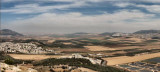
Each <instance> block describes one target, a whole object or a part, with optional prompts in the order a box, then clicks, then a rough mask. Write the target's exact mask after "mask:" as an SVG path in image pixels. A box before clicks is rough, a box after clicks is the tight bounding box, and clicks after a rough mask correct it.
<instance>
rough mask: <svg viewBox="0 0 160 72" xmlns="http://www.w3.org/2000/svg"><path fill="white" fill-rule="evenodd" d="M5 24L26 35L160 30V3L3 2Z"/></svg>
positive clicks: (115, 0) (101, 0)
mask: <svg viewBox="0 0 160 72" xmlns="http://www.w3.org/2000/svg"><path fill="white" fill-rule="evenodd" d="M1 1H2V2H1V3H2V6H1V24H2V28H3V29H6V28H7V29H12V30H15V31H17V32H20V33H24V34H48V33H74V32H91V33H102V32H134V31H137V30H145V29H160V0H1Z"/></svg>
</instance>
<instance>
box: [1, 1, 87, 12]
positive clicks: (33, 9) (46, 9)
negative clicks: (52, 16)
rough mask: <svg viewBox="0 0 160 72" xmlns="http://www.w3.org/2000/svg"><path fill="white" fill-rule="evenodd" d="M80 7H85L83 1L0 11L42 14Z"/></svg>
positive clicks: (25, 5)
mask: <svg viewBox="0 0 160 72" xmlns="http://www.w3.org/2000/svg"><path fill="white" fill-rule="evenodd" d="M81 6H87V4H86V3H84V2H83V1H79V2H74V3H71V4H64V5H52V6H40V5H39V4H23V5H16V6H14V7H13V8H10V9H2V10H1V12H10V13H16V14H23V13H43V12H50V11H51V10H55V9H67V8H74V7H81Z"/></svg>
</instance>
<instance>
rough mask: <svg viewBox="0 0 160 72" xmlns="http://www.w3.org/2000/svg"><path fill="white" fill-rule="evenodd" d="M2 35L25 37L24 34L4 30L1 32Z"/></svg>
mask: <svg viewBox="0 0 160 72" xmlns="http://www.w3.org/2000/svg"><path fill="white" fill-rule="evenodd" d="M0 33H1V35H11V36H23V34H20V33H18V32H15V31H12V30H10V29H2V30H0Z"/></svg>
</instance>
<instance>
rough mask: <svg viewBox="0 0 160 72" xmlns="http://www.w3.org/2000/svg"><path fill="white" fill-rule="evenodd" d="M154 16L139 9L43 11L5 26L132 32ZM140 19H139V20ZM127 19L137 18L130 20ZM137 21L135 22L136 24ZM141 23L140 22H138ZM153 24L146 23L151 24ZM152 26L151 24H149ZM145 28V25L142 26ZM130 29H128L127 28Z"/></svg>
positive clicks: (26, 30)
mask: <svg viewBox="0 0 160 72" xmlns="http://www.w3.org/2000/svg"><path fill="white" fill-rule="evenodd" d="M152 17H154V14H145V13H143V12H140V11H138V10H132V11H128V10H121V11H118V12H115V13H113V14H109V13H105V14H102V15H89V16H86V15H85V16H84V15H83V14H81V13H74V12H72V13H65V14H55V13H43V14H41V15H38V16H35V17H33V18H28V19H21V20H16V21H13V22H10V23H9V24H7V26H4V27H5V28H10V29H13V30H16V31H19V32H22V33H33V34H40V33H72V32H80V31H83V32H106V31H125V32H130V31H129V30H131V31H133V30H135V29H137V28H138V27H137V26H140V27H141V26H143V25H142V24H145V23H147V22H148V20H150V19H151V18H152ZM137 19H138V20H137ZM127 20H137V21H138V22H136V21H134V22H129V21H127ZM134 23H135V24H134ZM138 23H140V24H138ZM149 25H151V24H148V25H146V27H144V28H147V26H149ZM149 27H151V26H149ZM142 28H143V27H142ZM127 29H128V30H127Z"/></svg>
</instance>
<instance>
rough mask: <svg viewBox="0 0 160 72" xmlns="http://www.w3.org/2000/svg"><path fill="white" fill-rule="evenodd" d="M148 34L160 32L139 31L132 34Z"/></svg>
mask: <svg viewBox="0 0 160 72" xmlns="http://www.w3.org/2000/svg"><path fill="white" fill-rule="evenodd" d="M149 33H160V30H140V31H137V32H134V34H149Z"/></svg>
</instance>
